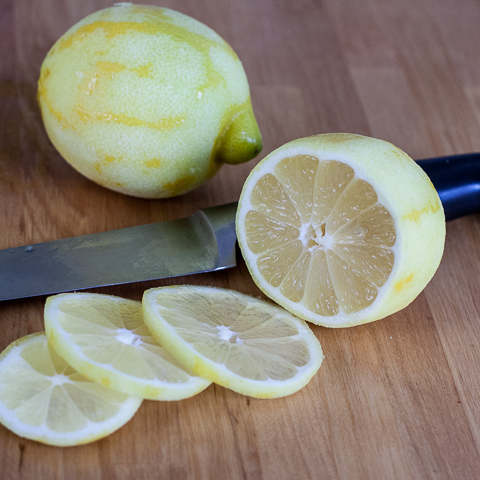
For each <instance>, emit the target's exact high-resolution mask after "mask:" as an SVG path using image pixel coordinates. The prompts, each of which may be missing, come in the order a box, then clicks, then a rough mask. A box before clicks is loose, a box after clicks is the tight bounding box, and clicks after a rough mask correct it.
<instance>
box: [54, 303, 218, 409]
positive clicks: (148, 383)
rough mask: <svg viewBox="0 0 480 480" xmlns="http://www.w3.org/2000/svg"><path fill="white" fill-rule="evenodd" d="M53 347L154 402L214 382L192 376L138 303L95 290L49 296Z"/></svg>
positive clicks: (94, 374)
mask: <svg viewBox="0 0 480 480" xmlns="http://www.w3.org/2000/svg"><path fill="white" fill-rule="evenodd" d="M45 329H46V333H47V337H48V340H49V342H50V345H51V346H52V347H53V348H54V349H55V351H56V352H57V353H58V354H59V355H60V356H62V357H63V358H64V359H65V360H66V361H67V362H68V363H69V364H70V365H72V366H73V367H74V368H75V369H76V370H78V371H79V372H80V373H81V374H82V375H85V376H86V377H87V378H90V379H92V380H94V381H96V382H99V383H101V384H102V385H104V386H108V387H110V388H113V389H115V390H118V391H120V392H124V393H128V394H130V395H135V396H137V397H142V398H148V399H151V400H180V399H183V398H187V397H191V396H192V395H195V394H196V393H199V392H201V391H202V390H204V389H205V388H207V387H208V386H209V385H210V383H211V382H209V381H207V380H205V379H203V378H200V377H197V376H194V375H191V374H189V373H188V372H186V371H185V370H184V369H183V368H182V367H181V366H180V365H179V363H178V362H177V361H176V360H175V359H174V358H173V357H172V355H170V354H169V353H168V352H167V351H166V350H165V349H164V348H162V347H161V346H160V345H159V344H158V342H157V341H156V340H155V339H154V338H153V337H152V335H151V333H150V331H149V330H148V328H147V326H146V325H145V323H144V322H143V318H142V306H141V303H140V302H136V301H133V300H127V299H124V298H119V297H114V296H110V295H100V294H94V293H65V294H61V295H55V296H53V297H49V298H48V299H47V302H46V305H45Z"/></svg>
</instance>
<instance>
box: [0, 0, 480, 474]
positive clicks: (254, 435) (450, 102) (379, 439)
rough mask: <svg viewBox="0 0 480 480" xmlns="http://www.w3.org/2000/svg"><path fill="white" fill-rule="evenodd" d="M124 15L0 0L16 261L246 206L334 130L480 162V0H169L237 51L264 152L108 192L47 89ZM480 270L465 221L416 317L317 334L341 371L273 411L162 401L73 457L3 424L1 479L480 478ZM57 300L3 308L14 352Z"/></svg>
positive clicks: (122, 290)
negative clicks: (60, 246)
mask: <svg viewBox="0 0 480 480" xmlns="http://www.w3.org/2000/svg"><path fill="white" fill-rule="evenodd" d="M148 3H157V4H159V5H160V1H158V2H148ZM111 4H112V2H108V1H106V0H101V1H100V0H97V1H95V0H84V1H78V0H42V1H41V2H40V1H35V0H0V248H9V247H14V246H19V245H26V244H30V243H36V242H42V241H47V240H53V239H57V238H62V237H69V236H74V235H82V234H87V233H94V232H99V231H104V230H109V229H114V228H121V227H128V226H132V225H138V224H143V223H148V222H155V221H162V220H167V219H172V218H177V217H182V216H186V215H188V214H190V213H192V212H193V211H194V210H195V209H197V208H203V207H207V206H211V205H216V204H221V203H225V202H230V201H234V200H236V199H237V198H238V196H239V194H240V190H241V187H242V184H243V181H244V180H245V178H246V176H247V175H248V173H249V171H250V170H251V168H252V167H253V166H254V164H255V163H256V162H257V161H258V160H260V159H261V158H263V157H264V156H265V155H266V154H267V153H269V152H271V151H272V150H273V149H275V148H276V147H278V146H280V145H282V144H283V143H285V142H287V141H289V140H292V139H294V138H298V137H303V136H307V135H312V134H316V133H322V132H337V131H342V132H353V133H359V134H365V135H371V136H376V137H379V138H383V139H385V140H389V141H391V142H393V143H394V144H396V145H398V146H399V147H401V148H402V149H404V150H405V151H406V152H407V153H409V154H410V155H411V156H412V157H413V158H416V159H420V158H426V157H432V156H438V155H446V154H453V153H464V152H471V151H478V150H479V149H480V47H479V46H480V29H479V28H478V25H479V24H480V4H479V3H478V2H476V1H475V0H366V1H360V0H324V1H319V0H317V1H316V0H295V1H290V0H276V1H275V0H165V1H163V2H162V3H161V5H162V6H166V7H170V8H174V9H176V10H179V11H181V12H183V13H186V14H188V15H191V16H193V17H194V18H196V19H198V20H200V21H202V22H204V23H206V24H207V25H209V26H210V27H212V28H213V29H215V30H216V31H217V32H218V33H219V34H220V35H222V36H223V37H224V38H225V39H226V40H227V41H228V42H229V43H230V44H231V45H232V46H233V48H234V49H235V50H236V51H237V52H238V54H239V56H240V58H241V60H242V61H243V64H244V66H245V69H246V72H247V75H248V77H249V80H250V85H251V90H252V99H253V105H254V110H255V113H256V115H257V118H258V122H259V125H260V129H261V131H262V133H263V138H264V149H263V151H262V153H261V154H260V155H259V157H258V159H256V160H254V161H251V162H249V163H247V164H244V165H241V166H236V167H230V166H228V167H224V168H223V169H222V171H221V172H220V173H219V174H218V175H217V176H216V177H215V178H214V179H213V180H211V181H210V182H209V183H207V184H206V185H204V186H203V187H201V188H199V189H198V190H196V191H194V192H192V193H190V194H188V195H185V196H183V197H179V198H175V199H171V200H152V201H149V200H141V199H136V198H130V197H126V196H122V195H120V194H117V193H114V192H111V191H108V190H106V189H103V188H102V187H99V186H97V185H96V184H94V183H92V182H90V181H89V180H87V179H85V178H83V177H82V176H81V175H80V174H78V173H76V172H75V171H74V170H73V169H72V168H71V167H70V166H69V165H68V164H67V163H66V162H65V161H63V160H62V159H61V157H60V156H59V155H58V154H57V153H56V152H55V150H54V149H53V147H52V146H51V145H50V144H49V142H48V139H47V137H46V134H45V132H44V130H43V126H42V124H41V122H40V117H39V111H38V108H37V105H36V102H35V95H36V81H37V78H38V74H39V67H40V64H41V61H42V59H43V57H44V55H45V54H46V52H47V51H48V49H49V48H50V46H51V45H52V44H53V42H54V41H55V40H56V38H58V37H59V36H60V35H61V34H63V33H64V32H65V31H66V30H67V28H69V27H70V26H71V25H73V24H74V23H75V22H76V21H78V20H79V19H81V18H83V17H84V16H85V15H87V14H89V13H91V12H93V11H95V10H98V9H100V8H103V7H106V6H110V5H111ZM406 188H407V186H406ZM238 263H239V264H238V266H237V267H236V268H235V269H232V270H228V271H224V272H220V273H211V274H203V275H196V276H192V277H185V278H177V279H175V280H165V281H157V282H149V283H143V284H136V285H127V286H121V287H110V288H103V289H98V290H96V291H98V292H102V293H108V294H114V295H120V296H125V297H128V298H132V299H140V298H141V295H142V292H143V291H144V290H145V289H146V288H150V287H154V286H160V285H169V284H172V283H179V284H183V283H189V284H199V285H217V286H220V287H228V288H233V289H236V290H239V291H241V292H244V293H248V294H252V295H256V296H260V295H262V294H261V292H260V291H259V290H258V289H257V287H256V286H255V284H254V283H253V281H252V279H251V278H250V276H249V274H248V271H247V269H246V267H245V264H244V263H243V261H242V259H241V258H240V255H239V262H238ZM479 274H480V216H478V215H472V216H469V217H466V218H462V219H458V220H455V221H453V222H450V223H449V224H448V228H447V242H446V249H445V255H444V258H443V261H442V264H441V266H440V269H439V270H438V272H437V274H436V276H435V277H434V279H433V280H432V282H431V283H430V284H429V285H428V287H427V288H426V290H425V291H424V293H422V294H421V295H420V296H419V297H418V298H417V299H416V300H415V302H414V303H413V304H412V305H410V306H409V307H408V308H406V309H405V310H403V311H401V312H399V313H397V314H395V315H393V316H391V317H389V318H386V319H384V320H382V321H379V322H375V323H372V324H368V325H364V326H361V327H355V328H350V329H339V330H331V329H326V328H321V327H313V331H314V333H315V334H316V335H317V336H318V338H319V339H320V341H321V343H322V345H323V347H324V352H325V356H326V358H325V361H324V364H323V366H322V367H321V369H320V371H319V373H318V374H317V375H316V376H315V377H314V378H313V380H312V381H311V382H310V384H309V385H308V386H307V387H305V388H304V389H303V390H301V391H300V392H299V393H297V394H295V395H292V396H290V397H287V398H283V399H277V400H256V399H253V398H247V397H244V396H241V395H239V394H236V393H234V392H232V391H229V390H226V389H224V388H222V387H217V386H214V385H213V386H211V387H209V388H208V389H207V390H206V391H205V392H203V393H201V394H199V395H198V396H196V397H194V398H192V399H189V400H184V401H181V402H154V401H146V402H144V404H143V405H142V407H141V409H140V410H139V411H138V413H137V414H136V416H135V417H134V418H133V420H132V421H131V422H130V423H128V424H127V425H126V426H125V427H123V428H122V429H121V430H119V431H118V432H116V433H114V434H113V435H111V436H110V437H108V438H106V439H104V440H101V441H98V442H96V443H93V444H90V445H86V446H80V447H71V448H65V449H60V448H55V447H49V446H45V445H41V444H38V443H35V442H31V441H28V440H24V439H21V438H19V437H17V436H16V435H14V434H12V433H10V432H9V431H8V430H6V429H5V428H3V427H1V426H0V452H1V453H0V477H1V478H2V479H3V478H5V479H17V478H22V479H48V480H53V479H63V478H68V479H88V480H96V479H114V478H121V479H124V478H125V479H136V480H139V479H149V480H150V479H152V478H162V479H170V478H172V479H177V478H178V479H186V478H201V479H275V480H279V479H309V478H312V479H347V480H353V479H366V480H370V479H382V480H384V479H415V480H416V479H427V478H428V479H430V478H432V479H446V478H449V479H478V478H480V456H479V448H480V318H479V316H480V282H479ZM44 302H45V298H35V299H27V300H19V301H9V302H3V303H1V304H0V319H1V328H2V334H1V336H0V350H3V349H4V348H5V347H6V346H7V345H8V344H10V343H11V342H12V341H14V340H15V339H17V338H19V337H21V336H23V335H26V334H29V333H32V332H36V331H40V330H42V328H43V319H42V310H43V306H44Z"/></svg>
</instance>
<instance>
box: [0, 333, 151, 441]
mask: <svg viewBox="0 0 480 480" xmlns="http://www.w3.org/2000/svg"><path fill="white" fill-rule="evenodd" d="M141 403H142V399H141V398H137V397H133V396H128V395H125V394H124V393H119V392H116V391H114V390H111V389H109V388H106V387H104V386H102V385H99V384H97V383H94V382H91V381H90V380H88V379H87V378H85V377H83V376H82V375H80V374H79V373H78V372H76V371H75V370H74V369H73V368H71V367H70V366H69V365H68V364H67V363H66V362H65V361H64V360H63V359H62V358H61V357H59V356H58V355H57V354H56V353H55V352H54V351H53V350H52V349H51V348H50V347H49V346H48V343H47V337H46V336H45V334H44V333H43V332H42V333H35V334H32V335H27V336H26V337H22V338H20V339H19V340H17V341H15V342H13V343H12V344H10V345H9V346H8V347H7V348H6V349H5V350H4V351H3V353H2V354H1V355H0V422H1V423H2V424H3V425H5V426H6V427H7V428H8V429H9V430H11V431H12V432H14V433H16V434H17V435H20V436H21V437H26V438H29V439H31V440H37V441H38V442H42V443H47V444H49V445H58V446H68V445H80V444H83V443H89V442H93V441H94V440H98V439H100V438H103V437H105V436H107V435H109V434H110V433H112V432H114V431H115V430H117V429H119V428H120V427H121V426H123V425H125V423H127V422H128V421H129V420H130V419H131V418H132V417H133V415H134V414H135V412H136V411H137V410H138V407H139V406H140V404H141Z"/></svg>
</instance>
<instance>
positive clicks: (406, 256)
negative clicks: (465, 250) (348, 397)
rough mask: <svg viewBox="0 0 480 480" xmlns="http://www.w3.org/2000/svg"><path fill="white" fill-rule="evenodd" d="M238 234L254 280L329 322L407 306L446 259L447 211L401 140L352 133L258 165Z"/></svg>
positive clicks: (296, 308) (293, 308) (291, 148)
mask: <svg viewBox="0 0 480 480" xmlns="http://www.w3.org/2000/svg"><path fill="white" fill-rule="evenodd" d="M236 228H237V236H238V242H239V245H240V248H241V251H242V254H243V257H244V259H245V262H246V264H247V266H248V268H249V270H250V273H251V274H252V277H253V279H254V281H255V282H256V283H257V285H258V286H259V287H260V288H261V289H262V290H263V292H264V293H265V294H266V295H268V296H269V297H270V298H272V299H273V300H275V301H276V302H277V303H279V304H280V305H282V306H283V307H285V308H286V309H287V310H289V311H290V312H292V313H294V314H295V315H297V316H299V317H300V318H303V319H305V320H308V321H310V322H312V323H316V324H319V325H324V326H329V327H345V326H353V325H358V324H362V323H366V322H371V321H374V320H378V319H380V318H384V317H386V316H387V315H390V314H392V313H394V312H397V311H398V310H400V309H402V308H404V307H405V306H407V305H408V304H409V303H410V302H412V301H413V300H414V299H415V298H416V296H417V295H418V294H419V293H420V292H421V291H422V290H423V289H424V287H425V286H426V285H427V283H428V282H429V281H430V279H431V278H432V276H433V274H434V273H435V271H436V270H437V268H438V265H439V263H440V260H441V257H442V253H443V247H444V241H445V216H444V213H443V207H442V204H441V202H440V199H439V197H438V194H437V192H436V190H435V188H434V186H433V185H432V183H431V182H430V180H429V178H428V177H427V175H426V174H425V173H424V172H423V170H422V169H421V168H420V167H419V166H418V165H417V164H416V163H415V162H414V161H413V160H412V159H411V158H410V157H408V155H406V154H405V153H404V152H403V151H401V150H400V149H398V148H397V147H395V146H394V145H392V144H390V143H388V142H385V141H382V140H378V139H373V138H369V137H364V136H360V135H352V134H342V133H339V134H323V135H317V136H314V137H309V138H302V139H298V140H294V141H292V142H290V143H287V144H286V145H284V146H282V147H280V148H279V149H277V150H275V151H274V152H272V153H271V154H270V155H268V156H267V157H265V158H264V159H263V160H262V161H261V162H260V163H259V164H258V165H257V166H256V167H255V168H254V169H253V170H252V172H251V173H250V175H249V177H248V178H247V180H246V182H245V184H244V187H243V190H242V193H241V196H240V200H239V207H238V212H237V219H236Z"/></svg>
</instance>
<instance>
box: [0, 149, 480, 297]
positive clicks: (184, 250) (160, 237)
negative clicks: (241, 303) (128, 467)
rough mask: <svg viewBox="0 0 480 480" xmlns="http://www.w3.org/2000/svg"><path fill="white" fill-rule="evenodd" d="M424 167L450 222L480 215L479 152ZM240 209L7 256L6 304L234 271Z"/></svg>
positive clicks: (1, 265) (0, 270)
mask: <svg viewBox="0 0 480 480" xmlns="http://www.w3.org/2000/svg"><path fill="white" fill-rule="evenodd" d="M417 163H418V164H419V165H420V166H421V167H422V168H423V170H424V171H425V172H426V173H427V175H428V176H429V177H430V179H431V180H432V183H433V184H434V186H435V188H436V189H437V191H438V193H439V196H440V200H441V201H442V204H443V207H444V210H445V216H446V219H447V220H453V219H455V218H458V217H460V216H463V215H468V214H471V213H477V212H480V153H472V154H464V155H454V156H449V157H439V158H431V159H426V160H419V161H418V162H417ZM236 209H237V202H233V203H229V204H225V205H219V206H216V207H210V208H206V209H204V210H199V211H197V212H195V213H194V214H192V215H191V216H189V217H186V218H182V219H178V220H171V221H166V222H158V223H152V224H147V225H140V226H136V227H128V228H123V229H120V230H112V231H107V232H100V233H94V234H89V235H83V236H79V237H72V238H66V239H61V240H54V241H51V242H45V243H38V244H35V245H26V246H23V247H16V248H10V249H6V250H0V301H3V300H11V299H15V298H24V297H33V296H37V295H49V294H53V293H60V292H68V291H72V290H82V289H86V288H95V287H103V286H107V285H120V284H123V283H133V282H140V281H147V280H158V279H161V278H168V277H176V276H181V275H189V274H195V273H202V272H211V271H215V270H222V269H224V268H230V267H234V266H235V265H236V258H235V243H236V233H235V213H236Z"/></svg>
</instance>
